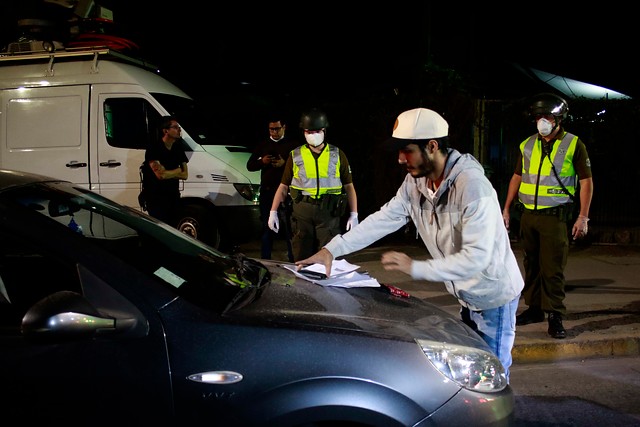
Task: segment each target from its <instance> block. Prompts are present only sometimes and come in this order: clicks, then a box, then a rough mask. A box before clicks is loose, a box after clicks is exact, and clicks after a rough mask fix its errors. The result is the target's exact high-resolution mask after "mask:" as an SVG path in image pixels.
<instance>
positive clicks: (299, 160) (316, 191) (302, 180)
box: [291, 144, 342, 196]
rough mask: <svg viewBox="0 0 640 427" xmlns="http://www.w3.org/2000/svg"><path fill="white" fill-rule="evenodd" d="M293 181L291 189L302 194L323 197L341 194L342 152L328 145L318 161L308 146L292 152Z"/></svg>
mask: <svg viewBox="0 0 640 427" xmlns="http://www.w3.org/2000/svg"><path fill="white" fill-rule="evenodd" d="M292 154H293V179H292V180H291V188H295V189H297V190H300V191H302V194H306V195H310V196H321V195H323V194H329V193H331V194H340V192H341V191H342V181H341V180H340V152H339V150H338V147H334V146H333V145H329V144H327V146H326V147H325V148H324V150H322V153H320V156H318V158H317V159H316V158H315V157H314V156H313V153H312V152H311V150H310V149H309V147H307V146H306V145H303V146H301V147H298V148H296V149H294V150H293V151H292Z"/></svg>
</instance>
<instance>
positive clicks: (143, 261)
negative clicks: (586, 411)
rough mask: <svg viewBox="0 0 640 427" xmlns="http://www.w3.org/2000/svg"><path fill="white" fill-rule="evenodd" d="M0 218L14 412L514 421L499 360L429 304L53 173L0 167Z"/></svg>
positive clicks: (275, 421) (395, 422) (330, 422)
mask: <svg viewBox="0 0 640 427" xmlns="http://www.w3.org/2000/svg"><path fill="white" fill-rule="evenodd" d="M0 218H1V220H0V248H1V254H0V330H1V334H0V384H1V385H2V389H3V393H2V396H3V397H2V402H1V406H0V407H1V408H2V415H3V418H5V419H13V420H17V421H19V422H21V423H28V422H29V421H46V422H51V421H64V422H65V424H64V425H109V426H113V425H135V423H144V424H143V425H147V426H154V425H181V426H182V425H203V426H204V425H207V426H279V427H282V426H311V425H313V426H336V425H340V426H344V425H349V426H385V427H390V426H432V425H443V426H444V425H446V426H464V427H469V426H471V425H473V426H483V425H509V424H511V423H512V422H513V419H514V414H513V411H514V397H513V393H512V390H511V388H510V387H509V385H508V384H507V382H506V379H505V375H504V370H503V367H502V366H501V364H500V362H499V361H498V359H497V358H496V357H495V356H494V355H493V354H492V353H491V352H490V350H489V348H488V347H487V345H486V344H485V343H484V341H483V340H482V339H481V338H480V337H479V336H478V335H477V334H475V333H474V332H473V331H472V330H471V329H469V328H468V327H467V326H465V325H464V324H462V323H461V322H460V321H458V320H457V319H455V318H454V317H453V316H451V315H450V314H447V313H446V312H444V311H443V310H441V309H439V308H437V307H435V306H433V305H430V304H428V303H426V302H424V301H422V300H420V299H418V298H415V297H412V296H408V297H403V296H398V295H396V294H394V293H391V292H389V289H388V288H386V287H384V286H380V287H366V288H364V287H363V288H337V287H323V286H319V285H317V284H314V283H311V282H309V281H306V280H304V279H300V278H297V277H296V276H295V275H294V274H293V273H292V272H291V271H289V270H287V269H284V268H282V267H281V266H279V265H278V264H277V263H275V262H271V261H266V260H256V259H250V258H247V257H245V256H243V255H241V254H237V255H227V254H224V253H221V252H219V251H217V250H215V249H213V248H212V247H209V246H207V245H206V244H204V243H202V242H200V241H198V240H195V239H193V238H191V237H189V236H187V235H185V234H182V233H180V232H178V231H177V230H175V229H173V228H171V227H169V226H167V225H165V224H163V223H161V222H158V221H156V220H154V219H153V218H151V217H149V216H147V215H146V214H143V213H140V212H138V211H136V210H133V209H130V208H127V207H124V206H121V205H118V204H115V203H113V202H111V201H109V200H107V199H105V198H103V197H102V196H100V195H98V194H95V193H93V192H91V191H89V190H87V189H84V188H82V187H79V186H76V185H74V184H71V183H68V182H62V181H60V180H56V179H52V178H47V177H42V176H36V175H30V174H25V173H21V172H15V171H6V170H0Z"/></svg>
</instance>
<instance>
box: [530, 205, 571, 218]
mask: <svg viewBox="0 0 640 427" xmlns="http://www.w3.org/2000/svg"><path fill="white" fill-rule="evenodd" d="M565 209H569V206H566V207H565V206H554V207H552V208H544V209H537V210H534V209H527V208H524V210H525V212H529V213H530V214H531V215H545V216H558V217H560V216H563V214H564V213H565Z"/></svg>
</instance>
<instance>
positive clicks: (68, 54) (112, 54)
mask: <svg viewBox="0 0 640 427" xmlns="http://www.w3.org/2000/svg"><path fill="white" fill-rule="evenodd" d="M82 56H92V57H93V61H94V67H97V62H98V57H99V56H107V57H109V59H113V60H117V61H120V62H126V63H130V64H134V65H137V66H139V67H143V68H147V69H149V70H152V71H156V70H157V69H158V67H157V66H155V65H154V64H152V63H150V62H148V61H146V60H144V59H141V58H135V57H132V56H129V55H126V54H124V53H122V52H119V51H117V50H114V49H112V48H109V47H108V46H90V47H78V48H64V49H62V50H55V51H53V52H43V51H28V52H19V53H0V65H2V63H6V62H15V61H42V60H48V61H49V69H50V70H53V63H54V62H55V61H56V60H64V59H65V58H67V59H69V58H74V57H82Z"/></svg>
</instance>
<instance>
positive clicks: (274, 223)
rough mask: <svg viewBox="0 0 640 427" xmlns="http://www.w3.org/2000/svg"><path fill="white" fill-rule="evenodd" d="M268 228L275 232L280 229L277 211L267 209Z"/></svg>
mask: <svg viewBox="0 0 640 427" xmlns="http://www.w3.org/2000/svg"><path fill="white" fill-rule="evenodd" d="M267 224H269V228H270V229H271V230H273V231H275V232H276V233H277V232H278V230H280V220H279V219H278V211H269V221H268V222H267Z"/></svg>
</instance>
